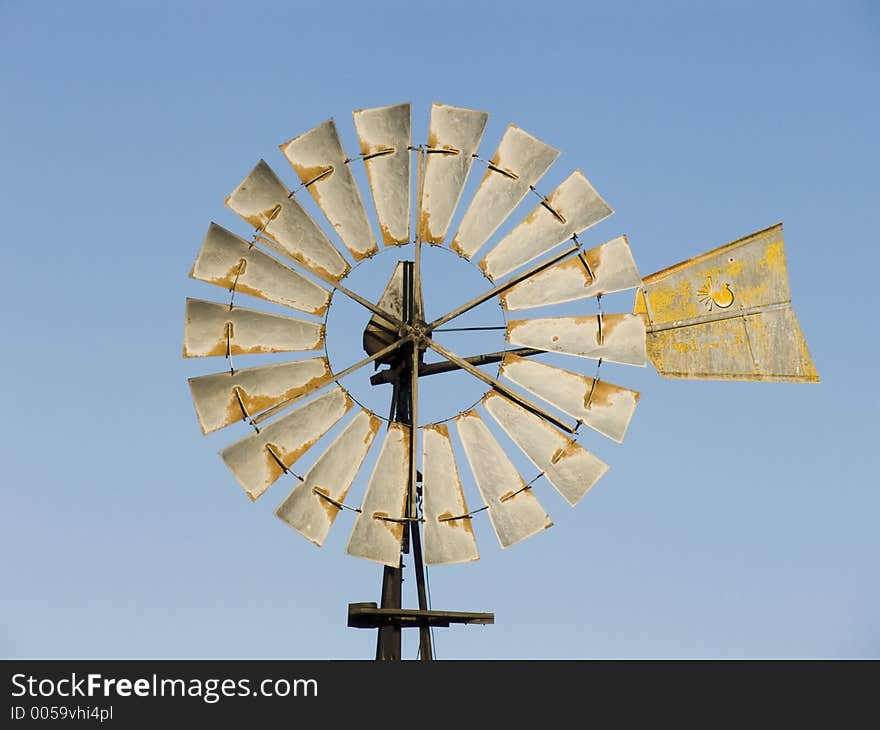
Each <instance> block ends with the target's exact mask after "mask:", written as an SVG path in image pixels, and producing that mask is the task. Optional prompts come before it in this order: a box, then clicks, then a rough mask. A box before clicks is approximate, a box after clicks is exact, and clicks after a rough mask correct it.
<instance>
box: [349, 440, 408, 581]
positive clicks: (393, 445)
mask: <svg viewBox="0 0 880 730" xmlns="http://www.w3.org/2000/svg"><path fill="white" fill-rule="evenodd" d="M408 484H409V427H408V426H404V425H403V424H402V423H390V424H389V425H388V431H387V432H386V434H385V441H384V442H383V443H382V450H381V451H380V452H379V458H378V459H377V461H376V466H375V467H374V468H373V473H372V474H371V475H370V481H369V483H368V484H367V491H366V494H364V502H363V504H362V505H361V514H359V515H358V516H357V519H356V520H355V523H354V529H353V530H352V532H351V538H349V541H348V547H347V548H346V552H347V553H348V554H349V555H354V556H355V557H358V558H365V559H367V560H373V561H375V562H377V563H382V564H384V565H389V566H391V567H392V568H396V567H398V566H399V565H400V544H401V542H402V540H403V526H404V522H403V519H404V516H405V514H406V492H407V486H408ZM383 518H391V519H390V520H389V519H383ZM393 520H398V521H396V522H395V521H393Z"/></svg>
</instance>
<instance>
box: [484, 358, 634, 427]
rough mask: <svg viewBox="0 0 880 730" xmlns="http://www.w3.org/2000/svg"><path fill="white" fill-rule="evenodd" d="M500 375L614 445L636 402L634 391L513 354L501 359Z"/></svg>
mask: <svg viewBox="0 0 880 730" xmlns="http://www.w3.org/2000/svg"><path fill="white" fill-rule="evenodd" d="M501 375H502V377H505V378H507V379H508V380H510V381H511V382H514V383H516V384H517V385H518V386H520V387H521V388H523V389H524V390H526V391H528V392H529V393H532V394H533V395H536V396H538V397H539V398H541V399H542V400H544V401H546V402H547V403H549V404H550V405H552V406H555V407H556V408H558V409H559V410H560V411H562V412H563V413H567V414H568V415H569V416H571V417H572V418H575V419H577V420H578V421H582V422H583V423H585V424H586V425H587V426H589V427H590V428H592V429H594V430H595V431H598V432H599V433H601V434H603V435H604V436H607V437H608V438H610V439H613V440H614V441H617V442H618V443H621V442H622V441H623V437H624V435H625V434H626V429H627V427H628V426H629V422H630V420H632V417H633V413H634V412H635V409H636V404H637V403H638V402H639V394H638V392H636V391H635V390H629V389H628V388H621V387H620V386H619V385H613V384H611V383H606V382H605V381H604V380H595V379H593V378H588V377H586V376H584V375H580V374H578V373H573V372H571V371H569V370H563V369H562V368H558V367H556V366H554V365H547V364H546V363H542V362H537V361H536V360H531V359H528V358H524V357H518V356H517V355H505V356H504V359H503V360H502V361H501Z"/></svg>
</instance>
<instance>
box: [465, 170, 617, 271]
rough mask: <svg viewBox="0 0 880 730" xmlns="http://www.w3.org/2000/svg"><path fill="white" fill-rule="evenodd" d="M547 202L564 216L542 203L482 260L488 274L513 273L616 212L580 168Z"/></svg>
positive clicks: (551, 194) (481, 262) (482, 265)
mask: <svg viewBox="0 0 880 730" xmlns="http://www.w3.org/2000/svg"><path fill="white" fill-rule="evenodd" d="M546 202H547V205H548V206H550V208H552V209H553V211H555V212H556V213H557V214H558V215H559V216H561V219H560V218H559V217H557V215H555V214H554V213H553V212H551V211H550V210H549V209H548V208H547V206H545V205H544V204H543V203H539V204H538V206H537V207H536V208H535V209H534V210H533V211H532V212H531V213H529V214H528V215H527V216H526V217H525V219H524V220H523V221H522V222H521V223H520V224H519V225H518V226H517V227H516V228H514V229H513V230H512V231H511V232H510V233H508V234H507V235H506V236H505V237H504V238H503V239H501V242H500V243H499V244H498V245H497V246H495V248H493V249H492V250H491V251H489V253H487V254H486V256H485V257H484V258H483V260H482V261H480V268H481V269H482V270H483V272H484V273H485V274H486V276H488V277H489V278H490V279H493V280H495V279H497V278H499V277H501V276H504V275H505V274H509V273H510V272H511V271H513V270H514V269H518V268H519V267H520V266H522V265H523V264H527V263H528V262H529V261H533V260H534V259H536V258H538V256H540V255H541V254H543V253H546V252H547V251H549V250H550V249H552V248H554V247H555V246H558V245H559V244H560V243H562V242H563V241H565V240H566V239H569V238H571V237H572V235H574V234H575V233H580V232H581V231H584V230H586V229H587V228H589V227H590V226H592V225H595V224H596V223H598V222H599V221H601V220H604V219H605V218H607V217H608V216H609V215H611V214H612V213H613V212H614V211H612V210H611V208H610V207H608V204H607V203H606V202H605V201H604V200H602V197H601V196H600V195H599V193H597V192H596V190H595V188H593V186H592V185H591V184H590V181H589V180H587V178H585V177H584V175H583V173H582V172H581V171H580V170H575V171H574V172H573V173H572V174H571V175H569V176H568V177H567V178H566V179H565V180H564V181H563V182H562V184H561V185H560V186H559V187H558V188H556V190H554V191H553V192H552V193H550V195H548V196H547V201H546Z"/></svg>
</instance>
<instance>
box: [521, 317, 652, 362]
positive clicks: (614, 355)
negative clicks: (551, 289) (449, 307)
mask: <svg viewBox="0 0 880 730" xmlns="http://www.w3.org/2000/svg"><path fill="white" fill-rule="evenodd" d="M506 336H507V341H508V342H510V343H511V344H513V345H521V346H523V347H534V348H535V349H537V350H547V351H548V352H564V353H566V354H567V355H576V356H577V357H589V358H593V359H594V360H596V359H598V358H600V357H601V358H602V359H603V360H607V361H608V362H617V363H621V364H622V365H638V366H640V367H644V365H645V358H646V354H645V323H644V322H643V321H642V319H641V317H639V316H637V315H634V314H603V315H587V316H582V317H551V318H543V319H541V318H536V319H512V320H510V321H509V322H508V323H507V335H506Z"/></svg>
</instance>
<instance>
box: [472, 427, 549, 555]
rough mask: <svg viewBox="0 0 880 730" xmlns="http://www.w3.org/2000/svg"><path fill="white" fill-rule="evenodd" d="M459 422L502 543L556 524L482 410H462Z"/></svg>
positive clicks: (477, 480)
mask: <svg viewBox="0 0 880 730" xmlns="http://www.w3.org/2000/svg"><path fill="white" fill-rule="evenodd" d="M455 425H456V428H457V429H458V435H459V437H460V438H461V443H462V444H463V446H464V451H465V454H466V455H467V460H468V463H469V464H470V467H471V471H472V472H473V475H474V481H475V482H476V483H477V488H478V489H479V490H480V494H481V495H482V497H483V500H484V501H485V502H486V505H487V506H488V508H489V510H488V511H489V519H490V521H491V522H492V529H494V530H495V534H496V535H497V536H498V542H499V543H500V544H501V547H502V548H506V547H509V546H511V545H513V544H515V543H517V542H520V541H521V540H525V539H526V538H527V537H531V536H532V535H535V534H536V533H538V532H541V531H542V530H545V529H547V528H548V527H550V526H552V525H553V522H551V520H550V518H549V517H548V516H547V513H546V512H544V508H543V507H541V504H540V502H538V498H537V497H535V495H534V494H533V493H532V490H531V489H528V488H526V483H525V482H524V481H523V478H522V477H521V476H520V475H519V472H517V470H516V467H514V465H513V464H511V463H510V459H508V458H507V455H506V454H505V453H504V449H502V448H501V445H500V444H499V443H498V442H497V441H496V440H495V437H494V436H493V435H492V433H491V432H490V431H489V429H488V428H487V426H486V424H485V423H483V419H482V418H480V416H479V414H478V413H477V412H476V411H468V412H467V413H462V414H460V415H459V416H456V418H455Z"/></svg>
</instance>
